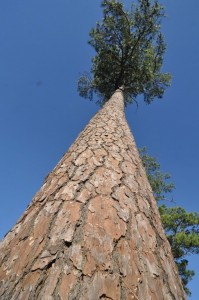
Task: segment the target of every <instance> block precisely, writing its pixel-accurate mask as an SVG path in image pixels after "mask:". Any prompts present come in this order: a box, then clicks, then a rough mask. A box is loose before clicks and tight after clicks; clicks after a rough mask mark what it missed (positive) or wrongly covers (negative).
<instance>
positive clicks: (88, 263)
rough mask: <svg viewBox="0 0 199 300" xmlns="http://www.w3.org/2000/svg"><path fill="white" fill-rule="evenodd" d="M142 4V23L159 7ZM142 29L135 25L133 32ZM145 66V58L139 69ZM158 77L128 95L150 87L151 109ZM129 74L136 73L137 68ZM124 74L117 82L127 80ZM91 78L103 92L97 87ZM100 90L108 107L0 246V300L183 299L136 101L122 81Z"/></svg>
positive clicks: (108, 4)
mask: <svg viewBox="0 0 199 300" xmlns="http://www.w3.org/2000/svg"><path fill="white" fill-rule="evenodd" d="M139 2H140V8H138V11H140V15H142V14H141V13H142V12H143V13H144V11H145V8H146V9H147V6H149V8H150V9H152V8H153V7H154V8H153V10H154V9H155V7H156V6H157V3H155V4H154V6H152V7H151V5H150V3H149V2H148V1H139ZM102 4H103V6H104V7H105V8H106V7H107V8H108V7H109V8H111V9H112V10H111V11H110V13H112V11H113V13H114V14H115V7H117V6H118V5H119V7H122V6H121V3H120V2H116V1H103V2H102ZM142 5H144V6H143V7H142ZM139 9H140V10H139ZM122 11H123V10H122ZM136 11H137V10H136ZM119 13H120V14H121V10H120V11H119ZM116 16H117V12H116ZM125 16H127V15H126V13H125V15H124V17H125ZM136 16H137V18H138V17H139V14H137V15H136ZM146 16H147V15H146ZM125 18H126V17H125ZM118 20H120V16H119V17H118ZM138 21H139V20H138ZM143 21H144V19H143V18H141V19H140V24H142V23H143ZM152 21H153V18H151V19H150V22H152ZM138 23H139V22H138ZM119 24H121V20H120V22H119ZM152 24H153V22H152V23H151V26H152ZM141 28H143V27H141ZM152 28H153V27H151V29H152ZM118 30H119V28H118ZM148 30H149V28H148ZM135 32H136V29H135ZM141 32H142V30H141ZM137 33H138V34H139V31H138V32H137ZM153 36H154V35H153V34H152V37H153ZM142 37H143V36H142V34H141V35H140V38H139V39H138V41H137V43H138V44H139V41H140V40H142ZM129 42H130V41H129ZM148 42H149V44H150V38H149V40H148ZM137 43H136V45H137ZM160 45H161V43H160ZM141 46H142V44H140V47H141ZM130 47H131V45H130ZM143 47H144V45H143ZM154 47H155V46H154ZM127 48H128V47H127ZM157 48H158V46H157ZM148 52H150V55H148V54H147V55H144V57H147V59H148V56H149V57H152V58H153V62H155V65H156V64H157V65H159V58H160V57H159V56H158V54H157V53H159V52H155V48H153V47H152V44H151V47H150V51H148V50H147V53H148ZM134 53H135V52H134ZM151 53H152V54H151ZM154 53H156V54H157V55H154ZM101 54H102V53H101ZM101 54H100V55H101ZM134 55H135V54H134ZM103 57H104V56H103V55H102V56H100V57H99V60H98V66H99V68H98V67H96V70H95V72H97V70H102V69H103V63H102V64H101V62H100V60H103ZM140 59H141V60H142V58H140ZM146 62H147V60H145V58H143V64H146ZM113 64H114V61H113ZM149 65H150V64H149ZM101 68H102V69H101ZM158 68H159V67H157V68H156V67H155V69H154V66H153V68H152V69H153V70H155V74H156V75H154V76H152V77H153V78H152V77H151V76H149V74H150V72H149V73H147V74H148V76H149V81H147V80H146V81H144V82H142V83H140V84H135V86H134V87H133V90H134V88H135V87H136V90H137V91H138V92H139V93H140V91H141V90H143V91H144V89H145V88H147V86H148V85H149V91H148V92H146V93H145V97H146V98H145V99H146V101H149V102H150V101H151V99H152V98H151V97H152V96H154V95H156V96H161V93H162V90H161V88H162V82H160V81H161V80H160V81H158V78H157V75H158V72H159V69H158ZM146 69H147V66H146ZM149 69H151V67H150V66H149ZM108 70H109V69H108ZM144 70H145V67H143V71H144ZM105 71H106V69H105V70H104V72H105ZM135 71H136V72H137V71H139V70H138V69H137V67H136V70H135ZM129 72H130V69H129ZM140 72H142V70H141V71H140ZM121 73H122V76H123V75H124V73H125V72H124V73H123V72H121ZM140 74H141V73H140ZM110 76H112V75H111V74H110ZM143 76H144V74H143ZM163 77H164V76H163ZM97 78H99V83H100V82H101V83H102V79H103V78H102V77H100V76H99V77H98V76H97ZM140 79H141V75H140ZM104 80H105V81H106V79H104ZM105 81H104V85H102V88H99V86H98V87H97V85H96V86H95V89H96V90H97V89H98V92H99V93H100V94H103V95H104V98H103V101H102V102H103V103H105V102H106V103H105V105H104V106H103V108H102V109H101V110H100V111H99V112H98V113H97V114H96V115H95V116H94V117H93V118H92V119H91V121H90V122H89V124H88V125H87V126H86V128H85V129H84V130H83V132H82V133H81V134H80V136H79V137H78V138H77V140H76V141H75V142H74V144H73V145H72V146H71V148H70V149H69V150H68V152H67V153H66V154H65V155H64V157H63V158H62V159H61V161H60V162H59V163H58V165H57V166H56V167H55V169H54V170H53V171H52V172H51V173H50V174H49V176H48V177H47V178H46V180H45V183H44V185H43V186H42V188H41V189H40V191H39V192H38V193H37V194H36V196H35V197H34V198H33V201H32V202H31V204H30V205H29V207H28V208H27V210H26V211H25V213H24V215H23V216H22V217H21V219H20V220H19V221H18V222H17V224H16V225H15V226H14V228H13V229H11V231H10V232H9V233H8V234H7V236H6V237H5V238H4V240H3V241H2V243H1V246H0V281H1V287H0V297H1V298H2V299H4V300H10V299H12V300H15V299H17V300H18V299H42V300H43V299H44V300H45V299H46V300H49V299H69V300H72V299H73V300H74V299H80V300H94V299H113V300H119V299H121V300H123V299H140V300H146V299H153V300H155V299H158V300H163V299H166V300H170V299H176V300H180V299H181V300H182V299H185V294H184V290H183V288H182V284H181V281H180V279H179V275H178V272H177V269H176V266H175V263H174V260H173V257H172V253H171V248H170V245H169V243H168V241H167V239H166V236H165V233H164V230H163V228H162V225H161V221H160V216H159V212H158V208H157V206H156V201H155V199H154V197H153V193H152V190H151V187H150V185H149V183H148V180H147V176H146V174H145V171H144V168H143V166H142V163H141V160H140V158H139V153H138V150H137V148H136V145H135V142H134V139H133V137H132V134H131V132H130V129H129V127H128V125H127V122H126V119H125V115H124V104H125V103H126V101H129V100H128V99H129V98H128V97H129V96H134V95H136V93H137V92H135V90H134V92H132V86H130V81H129V86H128V87H127V84H126V83H128V82H127V81H125V82H124V80H122V81H119V82H118V85H120V89H117V86H116V84H115V83H114V89H111V87H110V89H109V88H108V83H107V88H106V82H105ZM162 81H163V80H162ZM110 82H111V81H110ZM147 82H148V83H147ZM101 83H100V84H101ZM121 86H122V88H121ZM103 87H104V88H103ZM106 91H108V92H107V93H106ZM112 93H113V95H112V96H111V97H110V99H109V100H108V98H107V97H109V95H111V94H112ZM139 93H137V94H139ZM105 100H108V101H105ZM102 102H101V103H102Z"/></svg>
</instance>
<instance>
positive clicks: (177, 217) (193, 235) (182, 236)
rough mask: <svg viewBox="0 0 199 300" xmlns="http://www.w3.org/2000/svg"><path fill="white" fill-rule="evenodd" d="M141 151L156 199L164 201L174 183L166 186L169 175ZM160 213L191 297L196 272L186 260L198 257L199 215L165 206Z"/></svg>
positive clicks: (179, 208)
mask: <svg viewBox="0 0 199 300" xmlns="http://www.w3.org/2000/svg"><path fill="white" fill-rule="evenodd" d="M139 151H140V156H141V159H142V162H143V165H144V167H145V169H146V173H147V176H148V179H149V182H150V184H151V187H152V190H153V192H154V196H155V198H156V200H165V199H166V197H165V194H166V193H170V192H171V191H172V190H173V188H174V185H173V183H167V180H168V179H170V175H168V174H167V173H166V174H165V173H162V172H161V171H160V165H159V164H158V163H157V161H156V159H155V158H154V157H151V156H149V155H148V154H147V149H146V148H142V149H140V150H139ZM159 212H160V216H161V221H162V224H163V227H164V230H165V233H166V235H167V238H168V241H169V243H170V245H171V249H172V253H173V256H174V259H175V262H176V265H177V267H178V271H179V274H180V276H181V279H182V284H183V286H184V289H185V292H186V293H187V295H191V292H190V290H189V289H188V287H187V284H188V282H189V281H190V280H191V279H192V277H193V276H194V274H195V273H194V271H193V270H189V269H187V266H188V260H187V259H185V257H186V256H187V255H189V254H199V214H198V213H195V212H193V213H189V212H187V211H186V210H185V209H184V208H182V207H179V206H177V207H167V206H166V205H161V206H159Z"/></svg>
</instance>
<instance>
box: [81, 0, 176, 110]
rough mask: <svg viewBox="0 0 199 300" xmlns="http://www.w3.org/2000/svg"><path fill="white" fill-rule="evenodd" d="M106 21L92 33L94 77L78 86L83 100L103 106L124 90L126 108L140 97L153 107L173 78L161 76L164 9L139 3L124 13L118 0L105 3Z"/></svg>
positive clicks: (144, 1)
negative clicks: (161, 29) (155, 99)
mask: <svg viewBox="0 0 199 300" xmlns="http://www.w3.org/2000/svg"><path fill="white" fill-rule="evenodd" d="M101 6H102V8H103V20H102V22H98V23H97V24H96V27H95V28H93V29H92V30H91V32H90V40H89V44H90V45H91V46H92V47H93V48H94V49H95V51H96V55H95V57H94V58H93V60H92V67H91V74H92V75H90V77H89V76H88V74H83V75H82V76H81V77H80V79H79V82H78V91H79V94H80V96H82V97H84V98H88V99H90V100H92V99H93V96H94V94H97V96H98V98H99V99H100V100H98V103H99V104H100V105H102V104H103V103H104V102H106V101H107V100H108V99H109V98H110V96H111V95H112V94H113V92H114V91H115V90H116V89H118V88H121V87H122V90H123V91H124V98H125V104H127V103H131V102H133V100H135V99H136V97H137V96H138V95H140V94H143V95H144V101H145V102H146V103H148V104H149V103H151V101H152V100H153V99H154V98H155V97H158V98H161V97H162V96H163V93H164V90H165V88H166V87H167V86H168V85H169V83H170V79H171V76H170V75H169V74H168V73H161V71H160V69H161V67H162V63H163V54H164V52H165V49H166V47H165V43H164V39H163V36H162V34H161V32H160V23H161V19H162V17H163V16H164V10H163V7H162V6H160V5H159V4H158V1H148V0H138V1H137V5H136V4H132V7H131V9H130V10H129V11H125V9H124V6H123V4H122V3H121V2H120V1H116V0H104V1H102V4H101Z"/></svg>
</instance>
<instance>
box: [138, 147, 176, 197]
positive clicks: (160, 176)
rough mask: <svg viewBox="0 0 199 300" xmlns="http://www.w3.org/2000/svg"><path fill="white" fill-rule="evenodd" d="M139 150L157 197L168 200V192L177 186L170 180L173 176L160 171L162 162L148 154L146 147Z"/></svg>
mask: <svg viewBox="0 0 199 300" xmlns="http://www.w3.org/2000/svg"><path fill="white" fill-rule="evenodd" d="M139 152H140V156H141V159H142V163H143V165H144V167H145V170H146V173H147V177H148V180H149V182H150V185H151V188H152V190H153V193H154V196H155V199H156V200H157V201H160V200H166V194H167V193H171V192H172V190H173V189H174V188H175V186H174V184H173V183H170V182H168V181H169V179H170V178H171V176H170V175H169V174H168V173H162V172H161V171H160V164H159V163H157V161H156V159H155V158H154V157H152V156H149V155H148V154H147V149H146V147H144V148H141V149H139Z"/></svg>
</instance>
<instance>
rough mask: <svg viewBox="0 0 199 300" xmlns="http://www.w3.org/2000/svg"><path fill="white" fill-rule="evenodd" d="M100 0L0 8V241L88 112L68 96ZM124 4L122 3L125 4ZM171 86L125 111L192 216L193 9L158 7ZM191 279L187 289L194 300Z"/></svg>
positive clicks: (197, 145)
mask: <svg viewBox="0 0 199 300" xmlns="http://www.w3.org/2000/svg"><path fill="white" fill-rule="evenodd" d="M99 3H100V1H93V0H85V1H82V0H76V1H66V0H29V1H27V0H9V1H3V0H0V137H1V142H0V145H1V146H0V166H1V167H0V186H1V206H0V207H1V210H0V238H2V237H3V236H4V234H5V233H6V232H7V231H9V229H10V228H11V227H12V226H13V225H14V224H15V222H16V221H17V219H18V218H19V217H20V216H21V214H22V213H23V212H24V210H25V208H26V206H27V205H28V204H29V202H30V201H31V198H32V197H33V195H34V194H35V192H36V191H37V190H38V189H39V188H40V186H41V185H42V182H43V179H44V177H45V176H46V175H47V174H48V172H50V171H51V170H52V168H53V167H54V166H55V165H56V164H57V162H58V161H59V159H60V158H61V156H62V155H63V154H64V152H65V151H66V150H67V149H68V147H69V146H70V145H71V143H72V142H73V141H74V139H75V138H76V137H77V135H78V134H79V133H80V131H81V130H82V129H83V128H84V126H85V125H86V124H87V123H88V121H89V119H90V118H91V116H93V114H94V113H95V112H96V111H97V110H98V107H97V106H96V105H95V104H94V103H91V102H88V101H86V100H84V99H81V98H80V97H79V96H78V94H77V91H76V84H77V80H78V76H79V73H80V72H82V71H86V70H89V68H90V59H91V56H92V55H93V50H92V49H91V48H90V47H89V45H88V44H87V40H88V32H89V30H90V28H91V27H92V26H94V25H95V22H96V21H97V20H98V19H99V18H100V16H101V10H100V8H99ZM125 3H126V4H127V5H129V4H130V1H129V0H126V1H125ZM162 3H163V4H164V5H165V6H166V12H167V15H168V18H167V19H165V20H164V23H163V31H164V34H165V38H166V42H167V45H168V50H167V54H166V57H165V64H164V70H165V71H169V72H171V73H172V74H173V83H172V86H171V88H169V89H168V90H167V92H166V94H165V96H164V99H163V100H156V101H155V102H154V103H153V104H151V105H150V106H146V105H144V104H142V103H141V102H140V104H139V108H138V110H137V108H136V106H134V105H132V106H129V107H128V108H127V111H126V113H127V119H128V122H129V125H130V127H131V129H132V131H133V134H134V136H135V139H136V142H137V145H138V147H142V146H147V147H148V149H149V151H150V154H152V155H153V156H156V157H157V158H158V160H159V162H160V164H161V166H162V169H163V171H168V172H169V173H171V175H172V179H173V182H174V183H175V185H176V191H175V192H174V193H173V197H174V200H175V201H176V203H177V205H181V206H184V207H185V208H186V209H187V210H188V211H199V201H198V194H199V193H198V187H199V179H198V169H199V159H198V157H199V155H198V153H199V138H198V136H199V118H198V115H199V95H198V74H199V56H198V55H199V18H198V13H199V2H198V1H197V0H175V1H173V0H164V1H162ZM190 268H193V269H195V270H196V272H197V276H195V277H194V280H193V281H192V282H191V284H190V289H191V290H192V293H193V295H192V297H191V298H190V299H192V300H198V294H199V292H198V286H197V285H198V282H199V258H198V256H193V257H192V258H191V257H190Z"/></svg>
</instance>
